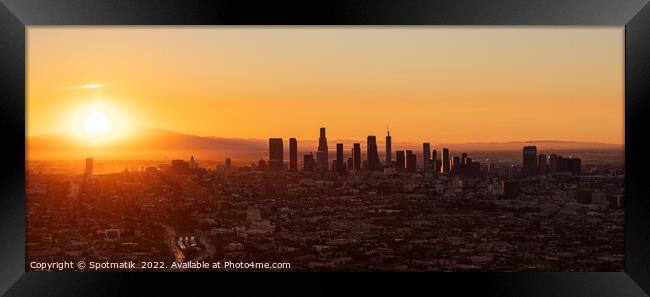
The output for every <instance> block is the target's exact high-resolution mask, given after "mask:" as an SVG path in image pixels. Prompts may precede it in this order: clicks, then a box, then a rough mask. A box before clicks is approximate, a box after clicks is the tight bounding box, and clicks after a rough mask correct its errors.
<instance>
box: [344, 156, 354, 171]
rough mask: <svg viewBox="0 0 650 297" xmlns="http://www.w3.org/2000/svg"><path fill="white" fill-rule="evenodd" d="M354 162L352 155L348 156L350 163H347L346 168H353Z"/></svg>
mask: <svg viewBox="0 0 650 297" xmlns="http://www.w3.org/2000/svg"><path fill="white" fill-rule="evenodd" d="M353 164H354V161H353V159H352V157H350V158H348V165H347V167H346V168H345V169H346V170H352V168H353V167H354V165H353Z"/></svg>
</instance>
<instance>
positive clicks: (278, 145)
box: [269, 138, 284, 171]
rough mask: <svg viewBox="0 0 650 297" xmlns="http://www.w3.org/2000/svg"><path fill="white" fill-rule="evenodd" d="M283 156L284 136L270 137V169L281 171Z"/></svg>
mask: <svg viewBox="0 0 650 297" xmlns="http://www.w3.org/2000/svg"><path fill="white" fill-rule="evenodd" d="M283 158H284V152H283V150H282V138H269V170H271V171H281V170H282V163H283V162H284V159H283Z"/></svg>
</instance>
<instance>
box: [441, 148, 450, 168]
mask: <svg viewBox="0 0 650 297" xmlns="http://www.w3.org/2000/svg"><path fill="white" fill-rule="evenodd" d="M449 171H451V164H449V149H447V148H443V149H442V172H443V173H444V174H449Z"/></svg>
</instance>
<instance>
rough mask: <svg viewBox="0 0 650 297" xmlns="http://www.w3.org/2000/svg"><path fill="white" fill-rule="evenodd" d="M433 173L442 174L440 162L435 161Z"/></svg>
mask: <svg viewBox="0 0 650 297" xmlns="http://www.w3.org/2000/svg"><path fill="white" fill-rule="evenodd" d="M435 171H436V173H440V172H442V160H436V163H435Z"/></svg>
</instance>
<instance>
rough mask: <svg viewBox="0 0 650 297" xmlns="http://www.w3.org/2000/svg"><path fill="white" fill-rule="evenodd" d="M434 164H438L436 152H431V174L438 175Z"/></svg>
mask: <svg viewBox="0 0 650 297" xmlns="http://www.w3.org/2000/svg"><path fill="white" fill-rule="evenodd" d="M436 164H438V151H436V150H433V152H431V165H432V166H431V167H432V168H433V173H438V171H439V169H438V166H436Z"/></svg>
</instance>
